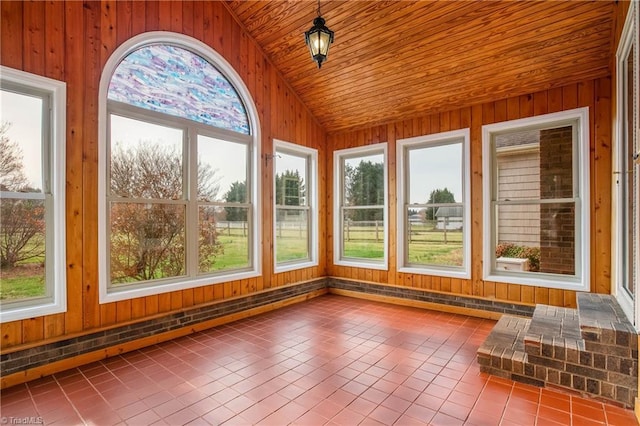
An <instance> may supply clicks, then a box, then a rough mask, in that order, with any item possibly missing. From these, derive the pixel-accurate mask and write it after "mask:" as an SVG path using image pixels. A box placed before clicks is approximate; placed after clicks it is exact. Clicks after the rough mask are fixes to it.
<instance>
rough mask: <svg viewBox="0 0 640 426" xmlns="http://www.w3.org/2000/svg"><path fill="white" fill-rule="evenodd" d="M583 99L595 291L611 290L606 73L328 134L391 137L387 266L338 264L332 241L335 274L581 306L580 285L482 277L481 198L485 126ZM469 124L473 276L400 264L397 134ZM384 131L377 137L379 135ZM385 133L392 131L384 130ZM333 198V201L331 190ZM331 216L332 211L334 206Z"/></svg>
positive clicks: (351, 140) (349, 140)
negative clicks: (406, 269)
mask: <svg viewBox="0 0 640 426" xmlns="http://www.w3.org/2000/svg"><path fill="white" fill-rule="evenodd" d="M578 107H589V115H590V129H589V130H590V137H591V140H590V141H589V143H590V152H591V158H590V168H591V174H590V189H589V190H590V197H591V210H590V213H591V247H590V248H589V250H590V251H591V265H590V267H591V291H593V292H597V293H610V291H611V289H610V270H611V247H610V246H611V79H610V78H601V79H597V80H591V81H585V82H581V83H578V84H574V85H570V86H566V87H562V88H554V89H550V90H546V91H542V92H536V93H532V94H529V95H523V96H519V97H515V98H509V99H501V100H496V101H494V102H489V103H485V104H482V105H474V106H471V107H469V108H462V109H459V110H455V111H448V112H442V113H439V114H433V115H429V116H425V117H422V118H417V119H412V120H406V121H401V122H396V123H390V124H388V125H386V126H377V127H374V128H371V129H360V130H354V131H347V132H341V133H336V134H329V135H328V137H327V139H328V146H330V147H331V148H332V149H344V148H351V147H357V146H364V145H368V144H371V143H377V142H387V143H388V161H387V169H388V173H389V228H390V229H389V238H390V241H389V247H388V248H389V259H390V261H389V270H388V271H373V273H369V271H367V270H366V269H362V268H353V267H344V266H336V265H333V264H332V259H333V245H332V244H331V242H333V240H334V238H336V236H334V235H331V233H332V228H328V229H327V232H328V233H329V234H330V235H329V236H328V238H327V240H328V241H330V244H329V245H328V247H327V249H328V271H329V274H330V275H331V276H335V277H342V278H353V279H365V280H366V281H372V282H378V283H389V284H395V285H400V286H407V287H417V288H423V289H428V290H435V291H442V292H447V293H454V294H461V295H473V296H477V297H485V298H495V299H499V300H503V301H512V302H519V303H549V304H553V305H558V306H575V303H576V295H575V292H574V291H564V290H558V289H549V288H540V287H531V286H525V285H516V284H508V283H496V282H490V281H484V280H483V279H482V243H483V230H482V220H483V217H482V215H483V213H484V211H483V203H482V126H483V125H486V124H490V123H496V122H502V121H506V120H515V119H519V118H525V117H531V116H536V115H540V114H546V113H552V112H558V111H563V110H568V109H573V108H578ZM467 127H468V128H470V130H471V132H470V133H471V149H470V151H471V159H470V160H471V161H470V163H471V170H470V173H471V279H470V280H462V279H457V278H445V277H439V276H428V275H417V274H407V273H400V272H398V262H397V259H396V244H397V239H398V235H397V232H396V211H397V210H396V209H397V204H396V200H397V194H396V158H397V155H398V153H397V152H396V141H397V140H398V139H403V138H409V137H414V136H420V135H429V134H434V133H439V132H446V131H449V130H458V129H463V128H467ZM374 134H375V135H384V136H380V137H376V138H374V137H373V135H374ZM385 136H386V137H385ZM326 175H327V185H328V188H331V187H332V186H331V185H332V184H333V159H332V157H329V158H328V159H327V170H326ZM327 205H328V206H332V205H333V194H332V193H331V192H330V191H329V192H328V196H327ZM328 219H329V223H331V220H333V213H332V212H331V211H329V215H328Z"/></svg>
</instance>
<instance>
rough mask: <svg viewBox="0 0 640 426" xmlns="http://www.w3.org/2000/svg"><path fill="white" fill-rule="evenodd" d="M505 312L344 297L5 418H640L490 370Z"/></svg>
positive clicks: (72, 373) (196, 344)
mask: <svg viewBox="0 0 640 426" xmlns="http://www.w3.org/2000/svg"><path fill="white" fill-rule="evenodd" d="M493 325H494V322H493V321H488V320H482V319H477V318H470V317H465V316H462V315H452V314H447V313H440V312H433V311H427V310H421V309H414V308H407V307H399V306H394V305H387V304H382V303H372V302H368V301H363V300H358V299H351V298H347V297H341V296H331V295H330V296H323V297H320V298H317V299H313V300H311V301H309V302H306V303H302V304H297V305H293V306H289V307H286V308H283V309H280V310H277V311H274V312H270V313H267V314H263V315H260V316H256V317H253V318H250V319H245V320H242V321H238V322H236V323H233V324H228V325H225V326H221V327H217V328H215V329H211V330H208V331H206V332H202V333H196V334H193V335H190V336H188V337H184V338H180V339H176V340H174V341H171V342H167V343H163V344H159V345H155V346H152V347H149V348H146V349H143V350H139V351H135V352H131V353H128V354H125V355H122V356H117V357H114V358H110V359H107V360H104V361H101V362H96V363H93V364H90V365H86V366H83V367H80V368H75V369H72V370H69V371H66V372H64V373H60V374H56V375H54V376H51V377H45V378H42V379H39V380H36V381H33V382H30V383H27V384H24V385H19V386H15V387H13V388H10V389H7V390H4V391H3V392H2V395H1V396H2V401H1V408H2V413H1V415H2V419H3V420H4V421H3V423H13V424H16V423H19V422H20V421H22V420H23V419H25V418H29V417H34V418H35V419H27V420H31V421H32V422H33V420H38V418H41V419H42V421H43V422H44V423H45V424H47V425H55V424H58V425H76V424H88V425H100V426H102V425H116V424H129V425H148V424H170V425H182V424H189V425H217V424H225V425H248V424H264V425H285V424H297V425H325V424H326V425H356V424H361V425H391V424H397V425H413V424H432V425H463V424H464V425H478V426H484V425H519V426H523V425H595V424H610V425H635V424H637V423H636V421H635V417H634V416H633V413H632V412H631V411H630V410H624V409H621V408H618V407H615V406H612V405H607V404H603V403H601V402H597V401H594V400H590V399H584V398H580V397H578V396H575V395H569V394H567V393H562V392H559V391H554V390H548V389H540V388H536V387H532V386H527V385H522V384H519V383H514V382H511V381H508V380H503V379H498V378H495V377H491V376H487V375H485V374H482V373H480V372H479V370H478V366H477V364H476V350H477V348H478V346H479V345H480V343H481V342H482V341H483V340H484V339H485V337H486V336H487V334H488V333H489V331H490V330H491V328H492V327H493Z"/></svg>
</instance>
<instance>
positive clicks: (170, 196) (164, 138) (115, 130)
mask: <svg viewBox="0 0 640 426" xmlns="http://www.w3.org/2000/svg"><path fill="white" fill-rule="evenodd" d="M110 131H111V191H112V193H113V195H116V196H119V197H125V198H149V199H159V200H179V199H181V198H183V184H182V182H183V181H182V173H183V162H182V161H183V152H182V146H183V143H182V140H183V133H182V130H180V129H174V128H171V127H166V126H160V125H157V124H152V123H148V122H144V121H140V120H134V119H131V118H126V117H121V116H119V115H113V114H112V115H111V129H110Z"/></svg>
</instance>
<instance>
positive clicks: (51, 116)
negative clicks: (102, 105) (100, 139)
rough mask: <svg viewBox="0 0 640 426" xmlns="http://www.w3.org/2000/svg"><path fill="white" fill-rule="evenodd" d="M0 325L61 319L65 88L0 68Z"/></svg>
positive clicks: (63, 297) (63, 299)
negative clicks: (54, 316) (58, 315)
mask: <svg viewBox="0 0 640 426" xmlns="http://www.w3.org/2000/svg"><path fill="white" fill-rule="evenodd" d="M0 86H1V91H0V109H1V110H2V122H1V123H0V318H1V320H2V322H6V321H15V320H20V319H25V318H30V317H36V316H42V315H46V314H53V313H59V312H64V311H65V310H66V273H65V263H66V262H65V199H64V189H65V117H66V115H65V108H66V85H65V83H63V82H61V81H57V80H52V79H49V78H45V77H41V76H37V75H34V74H29V73H26V72H23V71H18V70H15V69H11V68H7V67H0Z"/></svg>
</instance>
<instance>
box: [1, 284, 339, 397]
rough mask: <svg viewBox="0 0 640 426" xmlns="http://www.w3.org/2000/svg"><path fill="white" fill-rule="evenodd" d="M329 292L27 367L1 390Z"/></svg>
mask: <svg viewBox="0 0 640 426" xmlns="http://www.w3.org/2000/svg"><path fill="white" fill-rule="evenodd" d="M327 292H328V291H327V289H326V288H323V289H319V290H315V291H312V292H309V293H306V294H302V295H299V296H295V297H291V298H288V299H284V300H279V301H277V302H273V303H269V304H267V305H262V306H258V307H255V308H250V309H247V310H245V311H242V312H236V313H232V314H229V315H224V316H221V317H218V318H214V319H211V320H207V321H203V322H200V323H198V324H193V325H190V326H187V327H183V328H178V329H175V330H171V331H166V332H163V333H158V334H155V335H153V336H148V337H143V338H140V339H136V340H132V341H130V342H126V343H123V344H119V345H114V346H110V347H108V348H105V349H100V350H97V351H93V352H88V353H84V354H81V355H77V356H74V357H70V358H65V359H63V360H60V361H55V362H52V363H50V364H46V365H42V366H38V367H34V368H28V369H26V370H23V371H19V372H17V373H14V374H9V375H7V376H3V377H2V385H1V389H5V388H8V387H11V386H14V385H18V384H21V383H25V382H28V381H31V380H35V379H38V378H41V377H44V376H48V375H51V374H55V373H59V372H61V371H64V370H68V369H70V368H75V367H79V366H82V365H85V364H89V363H91V362H95V361H100V360H102V359H105V358H108V357H111V356H115V355H120V354H123V353H127V352H131V351H134V350H137V349H141V348H144V347H147V346H151V345H155V344H157V343H162V342H166V341H169V340H172V339H175V338H178V337H183V336H187V335H189V334H192V333H195V332H198V331H204V330H207V329H209V328H212V327H216V326H219V325H223V324H228V323H230V322H234V321H238V320H240V319H244V318H249V317H252V316H256V315H260V314H263V313H266V312H270V311H274V310H276V309H280V308H283V307H285V306H289V305H293V304H296V303H301V302H304V301H306V300H309V299H313V298H315V297H318V296H322V295H324V294H327Z"/></svg>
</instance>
